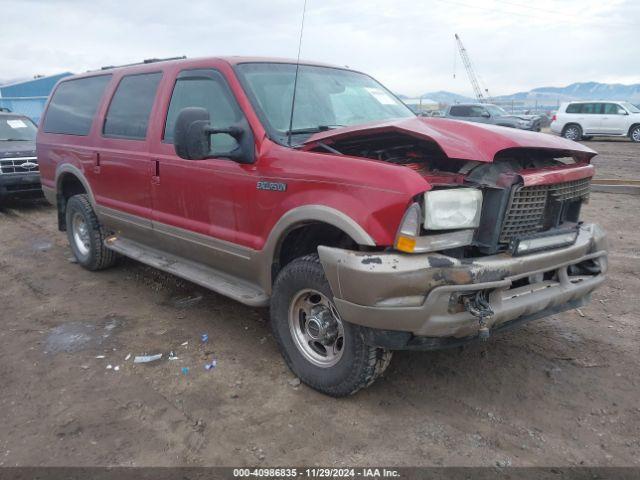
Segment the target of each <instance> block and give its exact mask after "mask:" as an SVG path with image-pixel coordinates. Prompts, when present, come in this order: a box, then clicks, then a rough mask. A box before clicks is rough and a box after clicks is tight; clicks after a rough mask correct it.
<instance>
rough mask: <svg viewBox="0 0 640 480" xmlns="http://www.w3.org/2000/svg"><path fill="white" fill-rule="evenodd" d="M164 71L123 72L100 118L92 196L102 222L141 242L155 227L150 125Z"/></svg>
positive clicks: (145, 239) (146, 238)
mask: <svg viewBox="0 0 640 480" xmlns="http://www.w3.org/2000/svg"><path fill="white" fill-rule="evenodd" d="M161 79H162V73H161V72H152V73H141V74H132V75H125V76H123V77H122V78H121V79H120V81H119V82H118V85H117V87H116V88H115V91H114V93H113V96H112V97H111V101H110V103H109V105H108V107H107V110H106V113H105V115H104V120H103V122H102V128H101V133H100V142H99V149H98V150H97V152H96V159H95V179H96V180H95V182H94V195H95V197H96V203H98V205H99V210H100V212H99V213H100V215H101V218H103V222H104V223H105V224H106V225H107V226H108V227H110V228H111V229H113V230H116V231H118V232H120V233H121V234H122V235H123V236H125V237H129V238H132V239H135V240H138V241H141V242H143V243H144V242H145V241H147V240H148V238H149V234H150V232H151V185H150V175H151V160H150V157H149V142H148V136H147V130H148V127H149V119H150V118H151V116H152V111H153V108H154V104H155V98H156V93H157V91H158V86H159V85H160V81H161Z"/></svg>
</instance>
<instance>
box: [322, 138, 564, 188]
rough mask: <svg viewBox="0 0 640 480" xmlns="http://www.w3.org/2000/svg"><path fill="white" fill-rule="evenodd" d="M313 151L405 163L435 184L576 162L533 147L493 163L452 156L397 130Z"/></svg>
mask: <svg viewBox="0 0 640 480" xmlns="http://www.w3.org/2000/svg"><path fill="white" fill-rule="evenodd" d="M311 150H312V151H318V152H328V153H334V154H340V155H348V156H353V157H363V158H370V159H372V160H379V161H383V162H388V163H393V164H395V165H403V166H405V167H408V168H411V169H412V170H415V171H417V172H418V173H420V174H421V175H423V176H429V177H431V176H433V177H436V178H434V179H433V180H434V181H431V182H430V183H432V184H434V185H441V184H445V185H446V184H456V183H457V184H460V183H467V184H476V185H484V186H488V185H491V186H498V185H499V183H500V178H501V177H502V178H504V177H505V176H509V174H516V173H517V172H519V171H522V170H529V169H540V168H546V167H561V166H563V165H572V164H575V163H576V159H574V158H573V157H572V156H571V154H570V152H566V151H562V150H548V149H547V150H544V149H534V148H518V149H511V150H505V151H503V152H500V153H499V154H498V155H497V156H496V158H495V160H494V161H493V162H491V163H486V162H479V161H469V160H464V159H452V158H449V157H447V156H446V155H445V153H444V152H443V151H442V149H441V148H440V147H439V145H438V144H437V143H435V142H432V141H429V140H424V139H420V138H416V137H413V136H411V135H408V134H404V133H397V132H388V133H382V134H381V133H376V134H374V135H365V136H358V137H355V138H348V139H343V140H338V141H336V142H334V143H331V144H330V145H328V144H326V143H323V142H318V143H317V144H316V145H315V146H314V147H313V148H311ZM430 180H431V179H430ZM503 186H504V185H503Z"/></svg>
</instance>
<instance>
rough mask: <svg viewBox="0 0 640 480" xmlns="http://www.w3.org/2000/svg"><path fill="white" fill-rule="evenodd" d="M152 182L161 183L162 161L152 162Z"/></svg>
mask: <svg viewBox="0 0 640 480" xmlns="http://www.w3.org/2000/svg"><path fill="white" fill-rule="evenodd" d="M151 168H152V172H151V183H152V184H153V185H160V161H159V160H153V161H152V163H151Z"/></svg>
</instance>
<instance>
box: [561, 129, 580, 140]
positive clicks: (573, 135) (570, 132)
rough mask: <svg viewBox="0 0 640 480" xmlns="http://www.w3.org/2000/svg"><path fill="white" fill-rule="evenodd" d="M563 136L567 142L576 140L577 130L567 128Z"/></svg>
mask: <svg viewBox="0 0 640 480" xmlns="http://www.w3.org/2000/svg"><path fill="white" fill-rule="evenodd" d="M564 136H565V137H566V138H568V139H569V140H577V139H578V136H579V134H578V129H577V128H576V127H569V128H567V131H566V132H565V134H564Z"/></svg>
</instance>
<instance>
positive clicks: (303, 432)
mask: <svg viewBox="0 0 640 480" xmlns="http://www.w3.org/2000/svg"><path fill="white" fill-rule="evenodd" d="M587 144H588V145H589V146H591V147H592V148H594V149H596V150H599V151H600V152H601V153H602V155H600V156H599V157H597V158H596V160H595V164H596V165H597V166H598V167H599V168H600V170H599V173H598V176H599V177H601V178H616V177H618V178H624V177H634V178H640V174H639V173H638V167H637V162H638V161H639V156H638V154H637V152H638V148H640V146H638V145H633V144H631V143H629V142H616V141H611V142H588V143H587ZM639 209H640V196H630V195H613V194H600V193H595V194H592V197H591V202H590V204H589V205H588V206H587V207H586V209H585V213H584V217H585V219H586V220H587V221H596V222H599V223H601V224H603V225H604V227H605V228H606V229H607V230H608V231H609V233H610V247H611V257H610V263H611V270H610V275H609V278H608V281H607V282H606V284H605V285H604V286H603V287H602V288H601V289H600V290H598V291H597V292H596V293H595V294H594V295H593V300H592V302H591V304H590V305H589V306H587V307H585V308H583V309H581V310H580V311H570V312H566V313H563V314H560V315H556V316H553V317H550V318H547V319H543V320H539V321H537V322H533V323H531V324H528V325H526V326H524V327H523V328H521V329H518V330H515V331H511V332H506V333H504V334H501V335H499V336H498V335H496V336H494V337H492V338H491V339H490V341H489V342H487V343H486V344H483V345H480V344H476V345H471V346H468V347H466V348H464V349H455V350H448V351H442V352H436V353H427V352H399V353H396V355H395V356H394V359H393V361H392V363H391V366H390V367H389V369H388V370H387V373H386V375H385V377H384V378H383V379H381V380H380V381H378V382H377V383H375V384H374V385H373V386H372V387H370V388H369V389H366V390H364V391H361V392H360V393H358V394H357V395H356V396H354V397H351V398H347V399H341V400H336V399H332V398H329V397H326V396H323V395H321V394H318V393H316V392H315V391H313V390H311V389H309V388H307V387H305V386H304V385H298V384H297V382H296V381H295V379H294V378H293V376H292V375H291V373H290V372H289V371H288V370H287V368H286V366H285V364H284V362H283V360H282V359H281V357H280V354H279V353H278V351H277V348H276V345H275V342H274V340H273V338H272V337H271V335H270V330H269V326H268V323H267V321H266V318H267V313H266V311H264V310H256V309H252V308H248V307H245V306H243V305H240V304H238V303H235V302H233V301H231V300H228V299H226V298H223V297H221V296H219V295H216V294H214V293H211V292H207V291H204V290H202V289H200V288H199V287H196V286H194V285H192V284H190V283H188V282H184V281H181V280H179V279H177V278H175V277H172V276H171V275H166V274H164V273H161V272H158V271H156V270H154V269H151V268H148V267H145V266H143V265H140V264H137V263H135V262H133V261H129V260H123V261H121V262H120V264H119V265H118V266H116V267H115V268H113V269H110V270H108V271H104V272H100V273H90V272H87V271H85V270H83V269H82V268H80V267H79V266H78V265H76V264H74V263H73V262H72V261H71V260H70V256H71V255H70V251H69V248H68V246H67V240H66V237H65V235H64V234H62V233H60V232H57V230H56V225H55V216H54V210H53V208H52V207H50V206H48V205H45V204H43V203H42V202H36V203H12V204H9V205H5V206H3V207H1V208H0V245H1V247H0V285H2V287H1V290H0V308H1V309H2V310H1V313H0V318H1V319H2V327H3V328H2V329H1V330H0V346H1V347H0V382H1V384H2V386H3V388H2V393H1V395H0V412H1V413H0V423H1V424H2V429H0V466H12V465H20V466H24V465H60V466H62V465H65V466H66V465H78V466H92V465H124V466H128V465H159V466H169V465H186V466H191V465H248V464H251V465H263V466H267V465H308V464H316V465H325V466H334V465H350V466H358V465H370V464H376V465H389V466H422V465H458V466H476V465H496V464H498V465H514V466H515V465H518V466H529V465H536V466H547V465H616V466H619V465H636V466H637V465H640V456H639V455H638V451H640V441H639V438H640V435H639V434H640V431H639V430H640V403H638V398H640V384H639V379H638V374H637V372H638V369H639V367H640V355H639V351H638V340H639V338H638V331H639V329H638V325H639V323H640V314H639V313H638V310H639V307H640V300H639V299H638V292H639V291H640V279H639V278H638V272H639V270H640V268H639V267H640V238H639V237H638V232H639V231H640V217H639V216H638V214H637V212H638V211H639ZM203 333H207V334H208V336H209V340H208V342H206V343H202V342H201V339H200V337H201V334H203ZM186 342H188V343H186ZM170 351H173V352H174V353H175V356H176V357H177V359H175V360H169V359H167V356H168V354H169V352H170ZM144 353H163V354H164V356H163V358H162V360H160V361H157V362H154V363H152V364H147V365H135V364H133V361H132V360H133V358H132V357H131V358H129V359H128V360H127V357H128V356H129V354H131V355H133V356H135V355H141V354H144ZM212 359H216V360H217V367H216V368H215V369H213V370H210V371H206V370H205V369H204V365H205V363H207V362H210V361H211V360H212ZM109 365H111V367H112V368H110V369H109V368H108V367H109ZM116 367H117V370H116ZM184 368H187V369H189V370H188V372H187V373H186V374H185V373H183V369H184Z"/></svg>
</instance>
